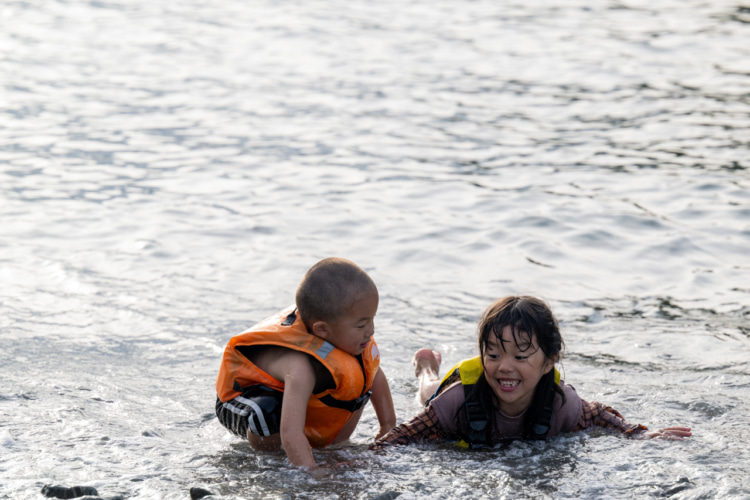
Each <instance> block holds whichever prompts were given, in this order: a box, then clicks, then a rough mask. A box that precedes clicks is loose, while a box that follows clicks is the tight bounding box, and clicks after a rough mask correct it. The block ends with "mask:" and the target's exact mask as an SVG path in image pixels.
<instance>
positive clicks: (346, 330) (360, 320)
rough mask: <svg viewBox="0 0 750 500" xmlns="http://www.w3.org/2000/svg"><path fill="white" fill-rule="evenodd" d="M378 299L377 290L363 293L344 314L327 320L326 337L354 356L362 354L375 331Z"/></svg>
mask: <svg viewBox="0 0 750 500" xmlns="http://www.w3.org/2000/svg"><path fill="white" fill-rule="evenodd" d="M378 300H379V298H378V292H377V290H372V291H368V292H366V293H363V294H361V295H360V296H359V297H358V298H357V299H356V300H355V301H354V302H353V303H352V305H351V306H349V308H348V309H347V310H346V311H345V312H344V314H343V315H342V316H340V317H339V318H338V319H336V320H333V321H328V322H326V324H327V326H328V328H327V329H326V330H327V334H326V335H325V339H326V340H327V341H328V342H330V343H331V344H333V345H335V346H336V347H338V348H339V349H341V350H342V351H344V352H347V353H349V354H351V355H353V356H357V355H359V354H362V351H364V350H365V347H367V344H369V343H370V338H371V337H372V335H373V334H374V333H375V313H377V311H378Z"/></svg>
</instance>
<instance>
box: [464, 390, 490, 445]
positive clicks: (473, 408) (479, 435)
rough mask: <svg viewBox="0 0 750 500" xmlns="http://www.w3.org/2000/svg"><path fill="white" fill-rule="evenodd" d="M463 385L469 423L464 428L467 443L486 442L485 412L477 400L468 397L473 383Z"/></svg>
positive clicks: (486, 421) (487, 420)
mask: <svg viewBox="0 0 750 500" xmlns="http://www.w3.org/2000/svg"><path fill="white" fill-rule="evenodd" d="M463 387H464V401H465V402H464V408H465V409H466V421H467V423H468V424H469V425H468V427H467V428H466V431H467V435H466V438H467V440H468V441H469V443H486V442H487V441H488V439H487V423H488V422H489V419H488V418H487V413H486V412H485V411H484V410H482V405H480V404H479V401H474V400H472V399H471V398H470V397H469V393H470V392H471V390H472V389H473V388H474V385H473V384H471V385H465V386H463Z"/></svg>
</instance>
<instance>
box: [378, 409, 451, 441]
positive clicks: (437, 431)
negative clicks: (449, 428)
mask: <svg viewBox="0 0 750 500" xmlns="http://www.w3.org/2000/svg"><path fill="white" fill-rule="evenodd" d="M445 438H446V434H445V431H444V430H443V428H442V426H441V425H440V420H439V419H438V417H437V414H436V413H435V410H433V409H432V406H428V407H427V408H425V409H424V410H422V411H421V412H419V413H418V414H417V415H416V416H415V417H414V418H412V419H411V420H409V421H408V422H405V423H403V424H401V425H399V426H396V427H394V428H393V429H391V430H390V431H388V434H386V435H385V436H383V437H381V438H380V439H378V440H377V441H375V442H374V443H372V444H371V445H370V449H371V450H377V449H380V448H384V447H386V446H392V445H395V444H409V443H416V442H419V441H433V440H443V439H445Z"/></svg>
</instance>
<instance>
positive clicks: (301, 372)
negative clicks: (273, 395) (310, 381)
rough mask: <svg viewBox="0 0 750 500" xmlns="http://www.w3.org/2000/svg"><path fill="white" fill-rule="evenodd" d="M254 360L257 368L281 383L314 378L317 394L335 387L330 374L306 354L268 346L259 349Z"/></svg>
mask: <svg viewBox="0 0 750 500" xmlns="http://www.w3.org/2000/svg"><path fill="white" fill-rule="evenodd" d="M253 358H254V359H253V360H252V361H253V363H254V364H255V366H257V367H258V368H260V369H261V370H263V371H264V372H266V373H267V374H268V375H270V376H271V377H273V378H274V379H276V380H278V381H279V382H284V380H285V379H286V378H287V376H295V377H300V376H303V377H312V378H314V380H315V390H314V392H316V393H317V392H322V391H324V390H326V389H327V388H329V387H330V388H332V387H335V384H334V383H333V377H331V374H330V372H329V371H328V370H327V369H326V368H325V367H324V366H323V365H322V364H320V362H318V361H317V360H316V359H315V358H313V357H312V356H310V355H309V354H306V353H304V352H301V351H296V350H294V349H290V348H287V347H281V346H266V347H263V348H262V349H259V350H258V352H256V353H255V355H254V356H253Z"/></svg>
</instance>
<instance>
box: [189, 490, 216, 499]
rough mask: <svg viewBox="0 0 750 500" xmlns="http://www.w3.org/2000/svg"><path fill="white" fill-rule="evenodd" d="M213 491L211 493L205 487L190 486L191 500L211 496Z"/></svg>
mask: <svg viewBox="0 0 750 500" xmlns="http://www.w3.org/2000/svg"><path fill="white" fill-rule="evenodd" d="M211 495H213V493H211V492H210V491H208V490H204V489H203V488H198V487H193V488H190V500H198V499H199V498H203V497H207V496H211Z"/></svg>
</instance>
